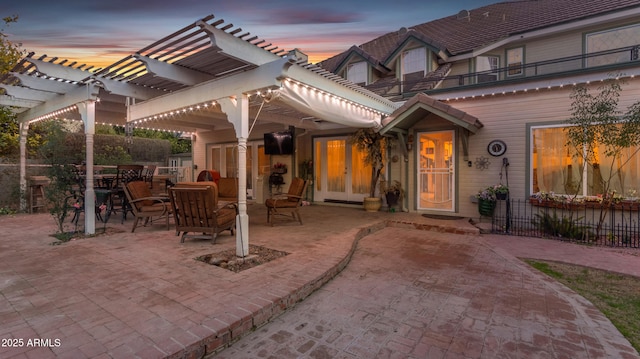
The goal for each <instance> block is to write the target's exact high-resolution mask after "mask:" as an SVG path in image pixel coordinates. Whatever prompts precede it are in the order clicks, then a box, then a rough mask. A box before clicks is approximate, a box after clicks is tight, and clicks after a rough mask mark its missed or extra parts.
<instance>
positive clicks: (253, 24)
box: [0, 0, 501, 67]
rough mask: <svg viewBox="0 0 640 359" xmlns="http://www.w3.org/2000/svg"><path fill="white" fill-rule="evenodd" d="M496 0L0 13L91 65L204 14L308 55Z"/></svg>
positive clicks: (70, 7)
mask: <svg viewBox="0 0 640 359" xmlns="http://www.w3.org/2000/svg"><path fill="white" fill-rule="evenodd" d="M500 1H501V0H454V1H451V0H431V1H429V0H427V1H415V0H386V1H379V0H369V1H349V0H346V1H345V0H323V1H306V2H305V1H293V0H276V1H228V0H227V1H218V0H213V1H202V0H173V1H169V0H148V1H145V2H142V1H136V0H109V1H87V0H83V1H79V0H13V1H3V3H2V4H0V16H2V17H6V16H13V15H18V16H19V20H18V22H17V23H15V24H11V25H10V26H8V27H5V28H4V33H5V34H8V35H9V36H10V37H9V39H10V40H11V41H13V42H16V43H21V44H22V47H23V49H25V50H26V51H28V52H35V53H36V55H38V56H39V55H44V54H46V55H49V56H56V57H58V58H61V59H69V60H71V61H78V62H79V63H85V64H90V65H95V66H98V67H102V66H104V65H107V64H111V63H113V62H116V61H118V60H120V59H122V58H123V57H125V56H127V55H130V54H133V53H135V52H136V51H137V50H139V49H141V48H143V47H145V46H146V45H149V44H151V43H153V42H155V41H157V40H159V39H161V38H163V37H165V36H167V35H169V34H171V33H173V32H174V31H176V30H179V29H181V28H182V27H184V26H187V25H189V24H191V23H193V22H195V21H197V20H199V19H201V18H203V17H205V16H207V15H210V14H213V15H215V17H216V18H218V19H224V20H225V21H226V23H232V24H233V25H234V28H235V27H241V28H242V29H243V30H244V31H248V32H250V33H251V34H252V35H254V36H258V37H259V38H260V39H264V40H266V41H268V42H270V43H273V44H274V45H276V46H278V47H279V48H281V49H285V50H292V49H294V48H299V49H300V50H301V51H303V52H305V53H306V54H307V55H309V60H310V62H312V63H316V62H319V61H322V60H323V59H325V58H327V57H330V56H332V55H335V54H336V53H340V52H342V51H344V50H347V49H348V48H349V47H351V46H352V45H359V44H362V43H364V42H367V41H369V40H372V39H373V38H375V37H377V36H380V35H382V34H385V33H387V32H390V31H395V30H398V29H399V28H400V27H403V26H404V27H411V26H413V25H417V24H421V23H424V22H428V21H431V20H435V19H439V18H442V17H446V16H449V15H455V14H457V13H458V12H459V11H460V10H463V9H466V10H471V9H474V8H478V7H481V6H484V5H488V4H492V3H496V2H500Z"/></svg>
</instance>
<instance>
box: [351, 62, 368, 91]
mask: <svg viewBox="0 0 640 359" xmlns="http://www.w3.org/2000/svg"><path fill="white" fill-rule="evenodd" d="M347 80H349V81H351V82H353V83H354V84H357V85H360V86H364V85H366V84H367V63H366V62H364V61H360V62H354V63H351V64H349V66H348V67H347Z"/></svg>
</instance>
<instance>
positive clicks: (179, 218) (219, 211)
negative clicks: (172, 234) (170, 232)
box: [169, 185, 238, 244]
mask: <svg viewBox="0 0 640 359" xmlns="http://www.w3.org/2000/svg"><path fill="white" fill-rule="evenodd" d="M215 196H216V195H215V189H214V187H213V186H208V185H202V186H188V187H187V186H180V185H176V186H175V187H172V188H170V189H169V197H170V198H171V207H172V209H173V218H174V220H175V224H176V235H180V232H182V237H181V238H180V243H184V240H185V238H187V237H188V238H206V239H209V238H211V240H212V244H214V243H215V242H216V238H217V237H218V233H220V232H222V231H225V230H229V231H230V232H231V234H232V235H233V234H234V231H235V226H236V215H237V214H238V206H237V205H236V204H235V203H226V204H224V205H222V206H221V207H217V206H216V197H215ZM188 232H199V233H202V234H192V235H187V233H188Z"/></svg>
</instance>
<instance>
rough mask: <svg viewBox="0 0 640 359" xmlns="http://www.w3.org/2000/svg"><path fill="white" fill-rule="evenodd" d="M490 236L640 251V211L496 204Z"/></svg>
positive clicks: (631, 207)
mask: <svg viewBox="0 0 640 359" xmlns="http://www.w3.org/2000/svg"><path fill="white" fill-rule="evenodd" d="M491 222H492V225H491V229H492V232H493V233H502V234H509V235H515V236H529V237H544V238H555V239H558V240H564V241H572V242H582V243H585V244H592V245H598V246H609V247H628V248H640V210H639V207H638V204H637V203H634V204H621V203H619V204H615V205H611V206H610V207H609V208H603V207H602V206H600V205H599V204H592V205H580V206H576V205H571V206H570V205H566V204H561V203H559V204H553V203H551V204H539V205H532V204H531V203H530V202H529V201H524V200H519V199H518V200H514V199H512V200H503V201H500V200H499V201H497V203H496V208H495V211H494V213H493V217H492V221H491Z"/></svg>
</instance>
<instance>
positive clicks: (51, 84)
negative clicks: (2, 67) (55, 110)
mask: <svg viewBox="0 0 640 359" xmlns="http://www.w3.org/2000/svg"><path fill="white" fill-rule="evenodd" d="M11 75H12V76H14V77H16V78H17V79H18V80H20V83H22V85H23V86H26V87H29V88H31V89H34V90H41V91H49V92H55V93H57V94H60V95H62V94H64V93H66V92H69V91H71V90H73V89H74V88H76V87H78V86H77V85H73V84H70V83H68V82H63V81H58V80H49V79H44V78H41V77H36V76H29V75H26V74H20V73H17V72H12V73H11Z"/></svg>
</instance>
